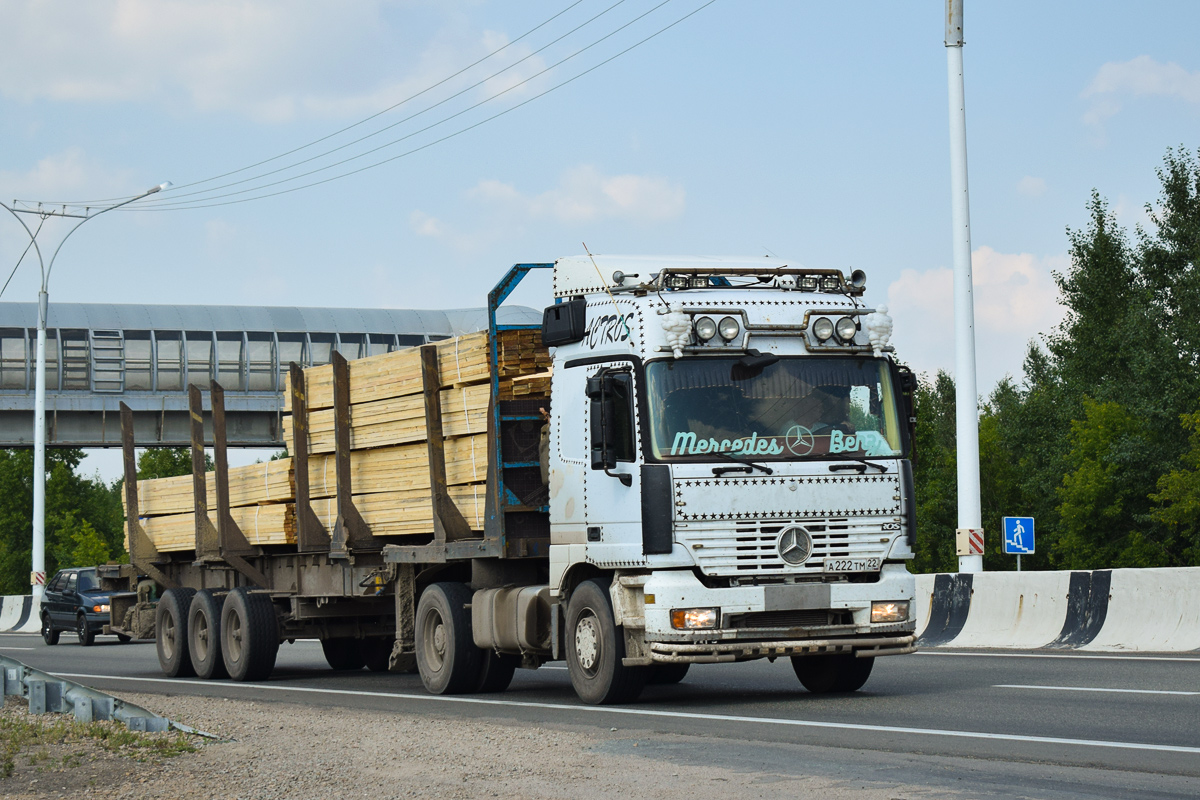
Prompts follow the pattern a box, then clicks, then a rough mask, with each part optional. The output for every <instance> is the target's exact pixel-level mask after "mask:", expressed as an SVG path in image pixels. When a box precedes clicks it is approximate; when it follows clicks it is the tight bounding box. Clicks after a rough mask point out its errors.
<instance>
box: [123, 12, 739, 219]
mask: <svg viewBox="0 0 1200 800" xmlns="http://www.w3.org/2000/svg"><path fill="white" fill-rule="evenodd" d="M716 1H717V0H708V2H706V3H704V4H702V5H701V6H699V7H697V8H696V9H694V10H692V11H690V12H688V13H687V14H685V15H683V16H681V17H679V18H678V19H676V20H674V21H673V22H671V23H669V24H667V25H665V26H663V27H662V28H660V29H658V30H657V31H655V32H654V33H652V34H650V35H649V36H646V37H645V38H643V39H640V40H639V41H637V42H635V43H633V44H632V45H630V46H629V47H626V48H625V49H624V50H621V51H620V52H618V53H616V54H614V55H612V56H609V57H608V58H606V59H604V60H603V61H601V62H599V63H597V64H595V65H593V66H591V67H589V68H587V69H586V70H584V71H582V72H580V73H578V74H576V75H573V76H572V77H570V78H568V79H566V80H564V81H562V82H560V83H558V84H555V85H554V86H551V87H550V88H548V89H546V90H544V91H542V92H539V93H538V94H535V95H533V96H532V97H529V98H527V99H525V100H523V101H521V102H520V103H517V104H515V105H513V106H510V107H509V108H506V109H504V110H503V111H500V112H498V113H496V114H493V115H492V116H490V117H486V118H484V119H482V120H479V121H478V122H475V123H473V124H471V125H468V126H466V127H463V128H460V129H459V130H456V131H453V132H451V133H448V134H446V135H445V136H442V137H439V138H437V139H434V140H433V141H430V142H427V143H425V144H422V145H420V146H419V147H414V148H412V149H411V150H407V151H405V152H403V153H398V154H396V155H394V156H390V157H388V158H385V159H381V160H379V161H375V162H373V163H371V164H367V165H365V166H362V167H358V168H357V169H353V170H349V171H347V172H343V173H339V174H337V175H332V176H330V177H328V178H323V179H321V180H317V181H312V182H310V183H305V184H301V185H300V186H293V187H290V188H287V189H281V190H279V191H274V192H268V193H265V194H260V195H255V196H253V197H243V198H239V199H235V200H222V201H221V202H208V201H209V200H217V199H219V197H211V198H202V199H199V200H196V201H192V202H187V203H181V204H178V205H172V204H170V202H169V201H168V202H167V203H164V204H162V205H158V206H141V207H140V208H142V210H146V211H182V210H187V209H193V208H215V207H218V206H226V205H236V204H239V203H248V202H251V201H254V200H263V199H266V198H269V197H278V196H280V195H284V194H290V193H292V192H297V191H300V190H302V189H309V188H312V187H314V186H320V185H322V184H326V183H330V182H332V181H335V180H340V179H342V178H346V177H349V176H351V175H357V174H358V173H360V172H365V171H367V170H369V169H374V168H376V167H380V166H382V165H384V164H388V163H391V162H393V161H396V160H398V159H401V158H405V157H407V156H410V155H413V154H415V153H419V152H421V151H423V150H427V149H428V148H430V147H433V146H434V145H437V144H441V143H442V142H445V141H447V140H449V139H453V138H455V137H457V136H460V135H462V134H464V133H467V132H468V131H472V130H474V129H475V128H478V127H480V126H482V125H485V124H487V123H489V122H492V121H493V120H496V119H499V118H500V117H503V116H505V115H506V114H509V113H511V112H513V111H516V110H517V109H519V108H522V107H524V106H526V105H528V104H529V103H532V102H533V101H535V100H538V99H540V98H542V97H545V96H546V95H548V94H550V93H551V92H554V91H557V90H558V89H561V88H563V87H564V86H567V85H569V84H571V83H574V82H575V81H577V80H579V79H580V78H582V77H584V76H585V75H588V74H590V73H592V72H594V71H595V70H597V69H599V68H601V67H603V66H605V65H607V64H609V63H610V62H612V61H615V60H616V59H618V58H620V57H621V56H623V55H625V54H626V53H629V52H630V51H632V50H635V49H636V48H638V47H641V46H642V45H643V44H645V43H647V42H649V41H651V40H652V39H654V38H656V37H658V36H660V35H662V34H663V33H665V32H667V31H668V30H670V29H671V28H674V27H675V26H676V25H679V24H680V23H682V22H684V21H685V20H687V19H689V18H691V17H693V16H695V15H696V14H698V13H700V12H701V11H703V10H704V9H706V8H708V7H709V6H710V5H712V4H713V3H715V2H716ZM643 16H644V15H643ZM614 33H615V32H614ZM610 35H611V34H610ZM606 38H607V37H606ZM563 60H564V61H565V60H566V59H563ZM559 63H561V62H559ZM551 68H552V67H551ZM548 69H550V68H548ZM543 72H544V71H543ZM539 74H541V73H539ZM533 77H537V76H532V77H531V78H529V79H526V81H523V82H522V83H527V82H528V81H529V80H532V79H533ZM515 88H517V87H516V86H514V87H510V88H509V89H506V90H505V91H504V92H501V93H498V94H497V95H494V96H493V97H491V98H488V100H484V101H481V102H480V103H476V104H475V105H474V106H471V108H468V109H465V110H464V111H460V112H458V113H456V114H454V115H452V116H451V117H448V118H447V120H449V119H453V118H454V117H457V116H460V115H461V114H463V113H465V111H469V110H471V109H473V108H477V107H478V106H480V105H483V103H486V102H488V101H490V100H493V99H495V98H496V97H499V96H501V95H502V94H504V93H506V92H508V91H511V90H512V89H515ZM447 120H443V122H445V121H447ZM437 124H441V123H435V124H434V125H430V126H427V127H426V128H424V129H422V130H428V129H429V128H432V127H435V126H436V125H437ZM410 136H411V134H410ZM403 138H409V137H403ZM397 141H401V140H397ZM393 143H394V142H393ZM386 146H387V145H382V146H380V147H377V148H374V149H373V150H372V151H369V152H375V151H378V150H380V149H382V148H383V147H386ZM364 155H366V154H364ZM359 157H361V156H356V157H355V158H359ZM350 160H353V159H345V160H344V161H343V162H339V164H341V163H345V162H346V161H350ZM334 166H338V164H333V165H329V166H328V167H324V168H322V170H312V171H310V172H309V173H305V174H303V175H297V176H294V177H292V178H289V179H286V180H282V181H276V182H273V183H271V184H266V185H263V186H259V187H254V188H251V189H245V190H242V191H240V192H233V193H230V194H229V195H226V196H233V195H236V194H243V193H246V192H253V191H258V190H261V189H266V188H270V186H273V185H279V184H282V183H287V182H288V181H291V180H298V179H300V178H303V177H306V176H307V175H311V174H315V173H317V172H320V171H323V170H324V169H329V168H332V167H334Z"/></svg>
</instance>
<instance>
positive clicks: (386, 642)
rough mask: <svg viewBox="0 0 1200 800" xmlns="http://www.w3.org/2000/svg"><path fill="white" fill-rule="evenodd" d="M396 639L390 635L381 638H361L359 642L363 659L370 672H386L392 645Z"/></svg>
mask: <svg viewBox="0 0 1200 800" xmlns="http://www.w3.org/2000/svg"><path fill="white" fill-rule="evenodd" d="M395 642H396V640H395V639H392V638H390V637H386V638H382V639H363V640H362V641H361V642H360V643H359V650H360V652H361V653H362V657H363V661H365V662H366V664H367V669H369V670H371V672H387V671H388V666H389V662H390V661H391V658H392V646H393V645H394V644H395Z"/></svg>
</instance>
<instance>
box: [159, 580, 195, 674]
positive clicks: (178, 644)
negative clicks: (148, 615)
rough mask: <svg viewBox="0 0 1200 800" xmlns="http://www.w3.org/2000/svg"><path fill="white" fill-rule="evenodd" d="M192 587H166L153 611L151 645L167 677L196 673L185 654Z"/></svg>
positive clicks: (192, 594)
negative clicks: (153, 645)
mask: <svg viewBox="0 0 1200 800" xmlns="http://www.w3.org/2000/svg"><path fill="white" fill-rule="evenodd" d="M195 594H196V590H195V589H168V590H167V591H165V592H163V595H162V597H160V598H159V599H158V605H157V606H156V607H155V610H154V644H155V647H156V649H157V650H158V665H159V667H161V668H162V671H163V674H164V675H166V676H167V677H168V678H190V677H192V676H193V675H195V674H196V673H195V671H194V670H193V669H192V659H191V657H190V656H189V655H188V625H187V622H188V609H189V608H191V605H192V597H193V596H195Z"/></svg>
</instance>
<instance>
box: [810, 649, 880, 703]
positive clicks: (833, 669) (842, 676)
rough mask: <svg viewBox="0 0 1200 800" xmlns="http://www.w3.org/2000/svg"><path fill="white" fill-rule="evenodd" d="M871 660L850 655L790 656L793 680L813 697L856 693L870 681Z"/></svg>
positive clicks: (872, 661)
mask: <svg viewBox="0 0 1200 800" xmlns="http://www.w3.org/2000/svg"><path fill="white" fill-rule="evenodd" d="M873 666H875V659H873V658H855V657H854V656H853V655H831V656H792V669H794V670H795V671H796V677H797V678H799V679H800V683H802V684H803V685H804V688H805V689H808V690H809V691H810V692H812V693H814V694H826V693H828V692H857V691H858V690H859V689H861V688H862V687H863V684H865V683H866V682H867V678H869V677H871V667H873Z"/></svg>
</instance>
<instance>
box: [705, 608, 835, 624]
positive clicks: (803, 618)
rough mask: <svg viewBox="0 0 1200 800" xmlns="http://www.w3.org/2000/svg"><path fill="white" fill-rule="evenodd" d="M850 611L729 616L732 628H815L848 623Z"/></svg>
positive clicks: (757, 612) (776, 612) (785, 612)
mask: <svg viewBox="0 0 1200 800" xmlns="http://www.w3.org/2000/svg"><path fill="white" fill-rule="evenodd" d="M852 621H853V618H852V617H851V615H850V612H848V611H826V610H824V609H821V610H809V611H755V612H751V613H749V614H738V615H736V616H731V617H730V618H729V627H730V628H815V627H818V626H822V625H848V624H850V623H851V622H852Z"/></svg>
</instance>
